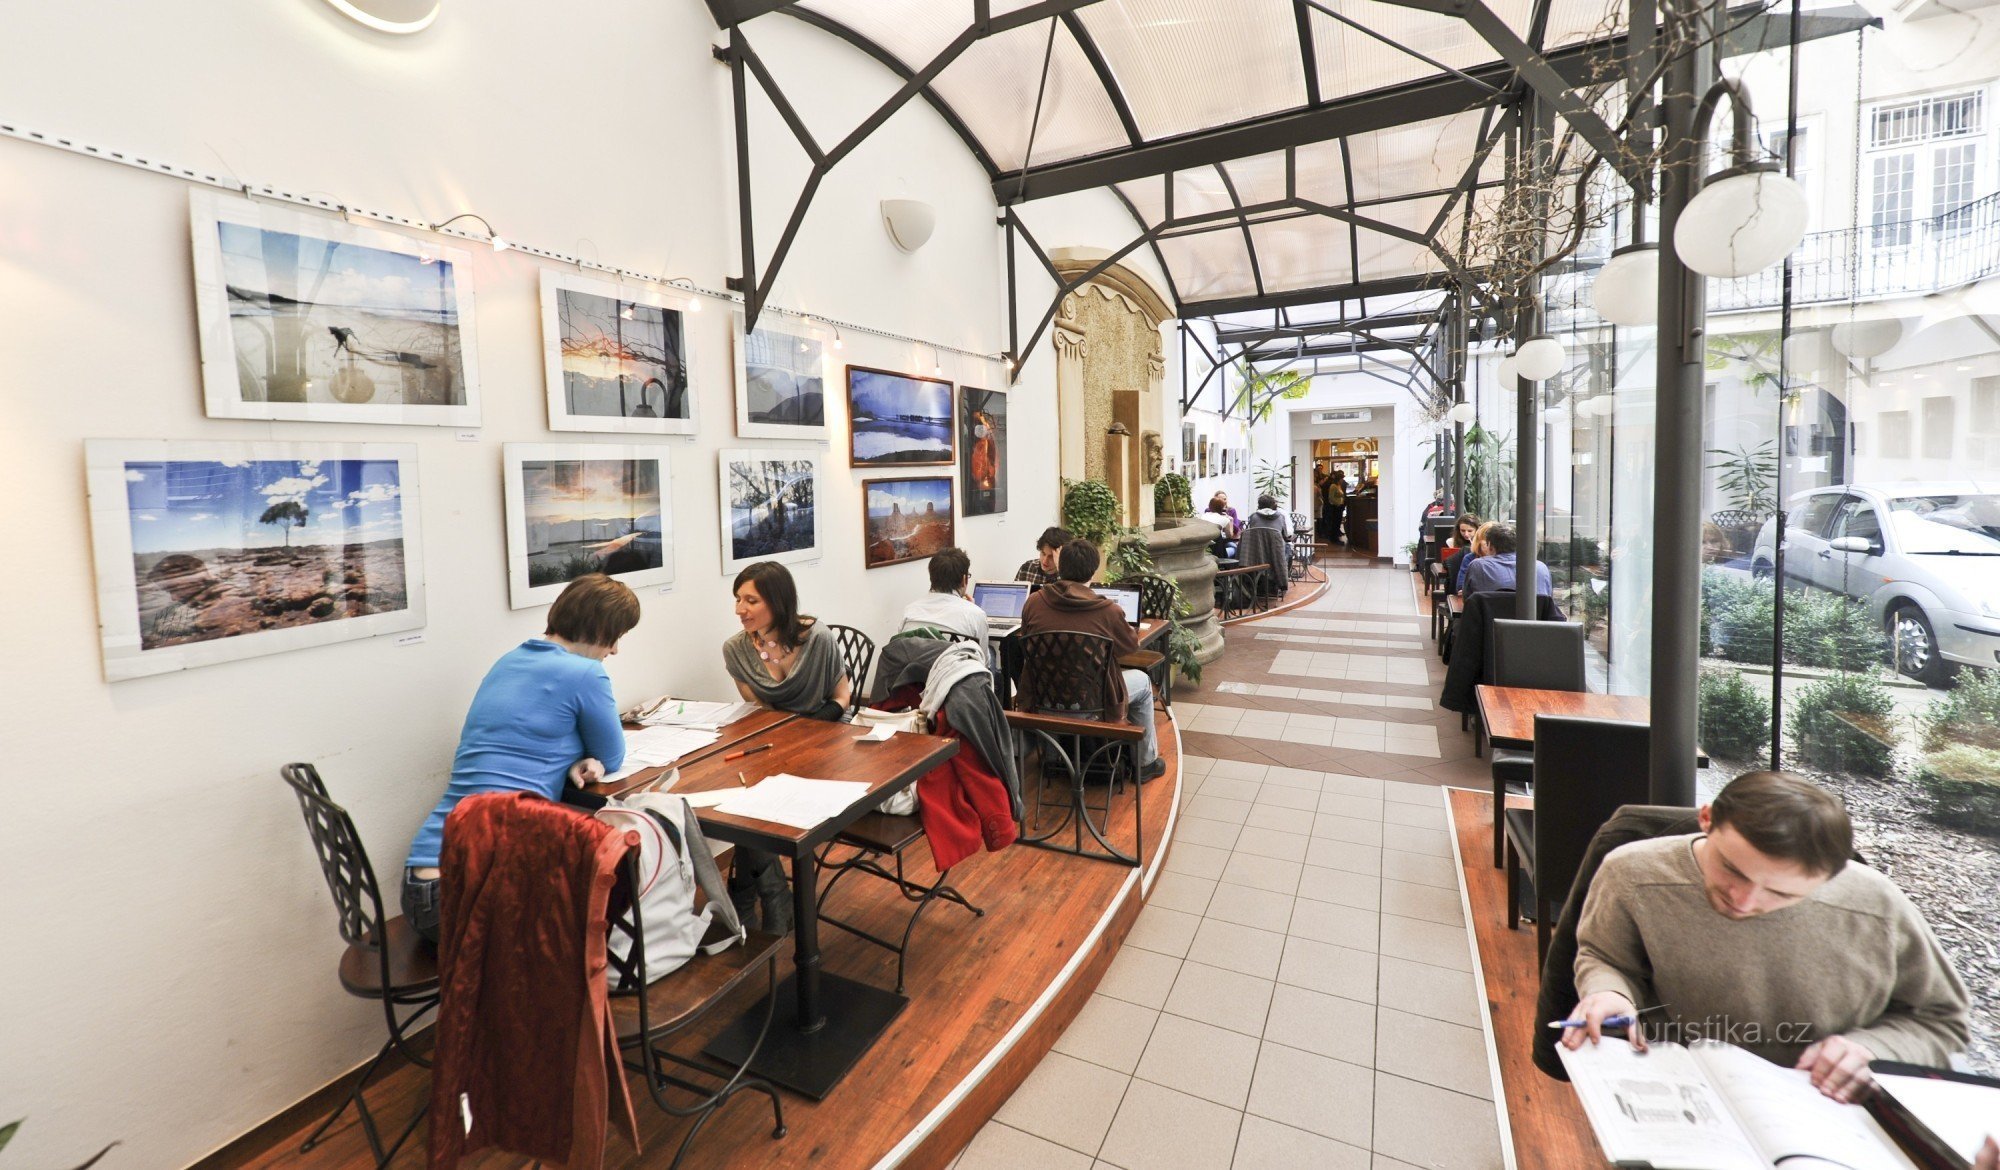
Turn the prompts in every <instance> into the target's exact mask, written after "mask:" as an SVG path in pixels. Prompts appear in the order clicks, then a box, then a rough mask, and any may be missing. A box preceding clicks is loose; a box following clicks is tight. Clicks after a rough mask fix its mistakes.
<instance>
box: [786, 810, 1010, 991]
mask: <svg viewBox="0 0 2000 1170" xmlns="http://www.w3.org/2000/svg"><path fill="white" fill-rule="evenodd" d="M924 839H925V838H924V823H923V821H922V820H921V819H919V818H918V817H917V816H916V815H915V814H911V815H909V816H894V815H891V814H889V813H885V812H873V813H869V814H868V815H867V816H864V817H862V818H861V819H860V820H858V821H855V822H854V823H853V824H851V825H849V826H848V827H847V828H845V829H842V830H841V831H840V833H839V834H838V835H837V836H835V837H834V839H833V841H832V842H831V843H830V844H829V845H828V846H827V849H826V851H825V852H824V853H822V854H821V855H820V872H821V873H823V874H826V875H827V879H826V882H825V884H823V885H821V886H820V888H819V901H820V912H819V920H820V924H821V925H823V926H834V927H838V928H840V929H841V930H844V931H846V932H847V933H849V934H851V935H854V936H855V937H856V938H859V939H862V940H864V941H867V942H871V943H874V944H875V945H876V946H878V947H881V948H882V949H883V950H886V951H889V952H890V953H892V954H894V955H895V956H896V994H897V995H901V994H903V970H904V966H905V964H906V962H907V960H908V959H909V954H910V935H911V933H913V932H914V931H915V930H916V929H917V919H919V918H922V917H923V915H924V911H925V910H926V909H928V908H929V907H930V904H931V902H932V901H933V900H936V899H939V898H942V899H944V900H945V901H947V902H956V903H958V904H959V905H961V906H963V907H965V908H966V909H967V910H970V911H972V916H973V917H974V918H984V917H986V911H984V910H981V909H980V908H979V907H977V906H974V905H973V904H972V903H971V902H968V901H966V898H965V895H964V894H961V893H959V891H958V890H957V888H955V887H954V886H952V885H951V884H950V882H949V881H948V879H949V878H950V876H951V870H949V869H945V870H940V871H939V872H938V876H937V880H936V881H935V882H932V883H931V884H930V885H924V884H923V883H921V882H918V881H914V880H912V879H911V878H910V877H909V876H908V875H906V874H905V873H904V872H903V854H904V852H905V851H907V850H908V849H909V848H910V847H911V846H912V845H915V844H916V843H917V842H919V841H922V840H924ZM836 845H845V846H848V847H850V848H852V849H853V850H854V852H853V853H852V854H851V855H849V856H847V857H845V858H842V859H840V860H838V861H836V860H833V859H832V858H831V854H832V852H833V848H834V846H836ZM885 857H888V858H894V859H895V863H896V869H895V872H893V873H891V872H890V871H889V870H888V869H886V868H885V867H884V866H883V865H882V859H883V858H885ZM855 871H859V872H861V873H865V874H868V875H869V876H871V877H877V878H881V879H882V880H883V881H885V882H888V883H890V884H891V885H893V886H895V887H896V892H897V893H900V894H901V895H902V896H903V898H904V900H905V901H909V902H914V903H916V908H915V909H913V910H911V911H910V919H909V921H908V922H906V923H904V924H903V937H902V939H901V940H900V941H898V942H890V941H889V940H888V939H886V938H883V937H881V936H880V935H877V934H874V933H872V932H870V931H867V930H864V929H862V928H861V927H860V926H857V925H855V924H854V923H851V922H847V921H845V920H843V919H839V918H835V917H834V916H833V915H831V914H828V913H827V912H826V901H827V899H828V898H829V897H831V896H832V894H833V887H834V883H836V882H838V881H839V880H840V879H841V878H843V877H845V876H846V875H847V874H849V873H852V872H855Z"/></svg>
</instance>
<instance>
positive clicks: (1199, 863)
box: [1160, 796, 1230, 881]
mask: <svg viewBox="0 0 2000 1170" xmlns="http://www.w3.org/2000/svg"><path fill="white" fill-rule="evenodd" d="M1195 799H1196V800H1200V799H1201V797H1199V796H1197V797H1195ZM1229 857H1230V854H1229V851H1228V850H1226V849H1217V848H1215V847H1214V846H1213V845H1196V844H1194V843H1192V842H1181V841H1176V842H1174V843H1173V846H1172V847H1171V848H1169V849H1168V850H1167V859H1166V860H1165V861H1163V862H1161V863H1160V865H1161V868H1162V869H1163V870H1164V871H1165V872H1167V873H1184V874H1186V875H1188V876H1189V877H1198V878H1207V879H1209V880H1210V881H1214V880H1215V879H1216V878H1219V877H1221V876H1222V867H1223V866H1225V865H1227V864H1229Z"/></svg>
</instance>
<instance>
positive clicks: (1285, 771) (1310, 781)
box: [1264, 767, 1321, 792]
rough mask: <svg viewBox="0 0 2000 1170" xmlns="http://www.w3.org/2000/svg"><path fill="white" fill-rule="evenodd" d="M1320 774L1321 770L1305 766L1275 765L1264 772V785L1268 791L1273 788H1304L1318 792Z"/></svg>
mask: <svg viewBox="0 0 2000 1170" xmlns="http://www.w3.org/2000/svg"><path fill="white" fill-rule="evenodd" d="M1320 775H1321V773H1319V772H1313V771H1309V770H1308V769H1305V768H1280V767H1273V768H1272V769H1271V770H1270V771H1268V772H1266V773H1264V787H1265V789H1266V791H1268V790H1269V789H1271V788H1303V789H1305V790H1307V791H1309V792H1318V791H1319V778H1320Z"/></svg>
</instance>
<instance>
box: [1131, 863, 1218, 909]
mask: <svg viewBox="0 0 2000 1170" xmlns="http://www.w3.org/2000/svg"><path fill="white" fill-rule="evenodd" d="M1214 894H1215V880H1214V879H1213V878H1198V877H1189V876H1188V875H1186V874H1184V873H1170V872H1168V871H1166V870H1164V869H1163V870H1161V872H1160V876H1159V877H1157V878H1154V879H1153V892H1152V893H1150V894H1148V895H1146V905H1148V906H1165V907H1166V908H1167V909H1169V910H1180V911H1183V912H1185V913H1188V914H1200V913H1202V912H1203V911H1205V910H1207V909H1208V900H1209V898H1211V897H1213V896H1214Z"/></svg>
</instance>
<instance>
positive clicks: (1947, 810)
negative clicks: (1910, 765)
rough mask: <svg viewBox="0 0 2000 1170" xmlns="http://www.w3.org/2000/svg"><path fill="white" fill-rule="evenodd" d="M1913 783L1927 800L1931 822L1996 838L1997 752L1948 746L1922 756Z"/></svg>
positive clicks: (1999, 808)
mask: <svg viewBox="0 0 2000 1170" xmlns="http://www.w3.org/2000/svg"><path fill="white" fill-rule="evenodd" d="M1916 781H1917V783H1918V785H1920V786H1921V787H1922V788H1923V790H1924V795H1925V796H1927V797H1929V798H1930V803H1931V809H1930V815H1931V817H1932V819H1933V820H1936V821H1938V822H1940V823H1942V824H1947V825H1950V826H1952V827H1953V828H1958V829H1965V830H1967V831H1969V832H1974V833H1983V834H1985V835H1987V836H1989V837H2000V751H1995V750H1993V749H1991V748H1984V747H1978V746H1975V745H1973V744H1969V743H1958V744H1952V745H1951V746H1949V747H1946V748H1943V749H1941V750H1939V751H1936V752H1933V753H1932V754H1931V755H1929V756H1927V757H1925V759H1924V762H1923V763H1922V764H1921V765H1919V766H1918V768H1917V773H1916Z"/></svg>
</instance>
